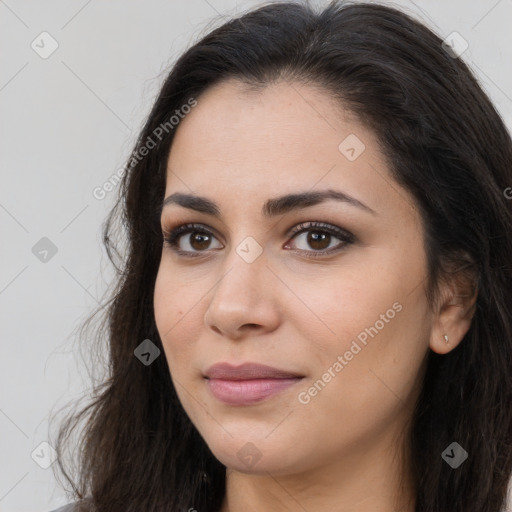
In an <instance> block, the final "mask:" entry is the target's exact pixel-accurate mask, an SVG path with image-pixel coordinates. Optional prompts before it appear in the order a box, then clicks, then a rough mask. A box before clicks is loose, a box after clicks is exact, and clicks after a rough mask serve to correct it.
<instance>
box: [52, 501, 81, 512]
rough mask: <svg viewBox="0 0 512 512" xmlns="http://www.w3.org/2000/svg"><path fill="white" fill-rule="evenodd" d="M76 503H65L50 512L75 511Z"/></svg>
mask: <svg viewBox="0 0 512 512" xmlns="http://www.w3.org/2000/svg"><path fill="white" fill-rule="evenodd" d="M75 506H76V504H75V503H68V504H67V505H64V506H63V507H60V508H56V509H54V510H50V512H74V510H75Z"/></svg>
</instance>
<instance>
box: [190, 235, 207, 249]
mask: <svg viewBox="0 0 512 512" xmlns="http://www.w3.org/2000/svg"><path fill="white" fill-rule="evenodd" d="M196 243H198V244H199V246H196V245H195V244H196ZM208 243H209V239H208V235H205V234H201V233H196V235H195V236H193V237H192V242H191V244H190V245H192V247H194V249H206V248H207V247H208Z"/></svg>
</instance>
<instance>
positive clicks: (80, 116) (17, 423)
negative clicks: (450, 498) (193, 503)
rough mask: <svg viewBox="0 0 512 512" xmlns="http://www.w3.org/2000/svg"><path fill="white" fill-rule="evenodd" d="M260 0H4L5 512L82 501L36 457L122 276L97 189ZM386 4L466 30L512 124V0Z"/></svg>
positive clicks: (72, 395) (75, 386)
mask: <svg viewBox="0 0 512 512" xmlns="http://www.w3.org/2000/svg"><path fill="white" fill-rule="evenodd" d="M260 3H261V2H255V1H245V2H240V1H239V2H236V1H235V0H187V1H174V0H173V1H170V0H169V1H162V0H160V1H159V0H150V1H142V0H129V1H127V0H124V1H121V0H110V1H108V2H107V1H100V0H72V1H70V0H67V1H64V0H53V1H50V0H48V1H44V2H43V1H40V0H37V1H36V0H25V1H21V0H18V1H17V0H5V1H3V0H0V40H1V43H2V48H3V51H2V65H1V66H0V108H1V124H0V130H1V132H0V162H1V167H0V168H1V178H2V181H1V183H2V187H1V189H0V226H1V235H2V242H1V247H2V249H1V253H0V254H1V258H2V259H1V265H0V272H1V273H0V326H1V347H2V357H1V358H0V434H1V435H0V511H1V512H4V511H5V512H7V511H9V512H28V511H42V512H44V511H48V510H51V509H53V508H56V507H57V506H59V505H61V504H64V503H66V502H67V501H69V500H68V498H67V497H66V495H65V493H64V490H63V489H61V488H60V487H59V486H58V484H57V483H56V481H55V479H54V476H53V472H52V468H51V467H50V468H48V469H43V468H42V467H40V465H38V464H37V463H36V462H35V461H34V459H36V460H38V461H43V462H44V461H45V460H47V459H49V461H51V449H50V448H48V447H47V446H46V445H44V444H43V445H41V443H44V442H47V441H48V439H49V434H48V418H49V415H50V413H54V412H55V411H57V410H58V409H59V408H60V407H61V406H63V405H65V404H66V403H67V402H68V401H69V400H72V399H76V398H78V397H79V396H80V395H81V394H82V393H83V392H84V390H85V389H86V388H89V387H90V382H88V380H87V379H88V376H87V372H86V371H85V369H84V368H85V367H84V366H83V361H82V358H81V356H80V355H79V354H78V353H77V348H76V341H75V340H76V332H75V329H76V328H77V326H78V325H79V323H80V322H81V321H83V320H84V319H85V318H86V317H87V315H88V313H89V312H90V311H91V310H92V309H93V308H94V307H95V306H97V304H98V302H97V301H98V298H99V297H101V296H102V294H103V292H104V291H105V289H106V286H107V285H108V283H109V279H110V278H111V277H112V275H113V273H112V271H111V269H110V267H109V265H108V260H107V257H106V253H105V252H104V249H103V246H102V243H101V223H102V222H103V220H104V218H105V216H106V214H107V212H108V209H109V208H110V207H111V206H112V203H113V199H114V196H115V192H110V193H109V194H108V195H107V197H106V198H105V199H103V200H98V199H96V198H95V197H94V196H93V190H94V189H95V187H98V186H100V187H101V186H102V185H103V183H104V182H105V181H106V180H108V179H109V178H110V177H111V176H112V175H113V174H114V173H115V172H116V171H117V170H118V169H119V168H120V167H121V166H122V165H123V162H124V160H125V159H126V158H127V157H128V154H129V151H130V149H131V146H132V144H133V142H134V140H135V137H136V135H137V132H138V130H139V129H140V127H141V123H142V121H143V119H144V117H145V116H146V115H147V113H148V109H149V108H150V106H151V103H152V101H153V99H154V96H155V94H156V93H157V91H158V88H159V86H160V84H161V83H162V81H163V79H164V76H165V72H166V71H167V70H168V68H169V66H170V65H171V64H172V62H173V61H174V59H175V58H176V57H177V56H178V55H179V54H180V52H181V51H182V50H184V49H185V47H187V46H188V45H190V44H191V43H192V42H193V41H195V40H196V39H197V38H198V37H199V36H201V35H203V34H204V33H206V31H208V29H209V28H211V27H212V26H217V25H219V24H220V23H221V22H222V17H221V15H222V16H226V15H228V16H229V15H232V14H235V13H238V12H242V11H245V10H246V9H248V8H251V7H253V6H256V5H259V4H260ZM382 3H389V4H392V5H398V6H402V7H404V8H406V9H407V10H408V12H410V13H412V14H414V15H416V16H418V17H419V18H421V19H422V20H423V21H424V22H425V23H426V24H427V25H429V26H430V27H431V28H433V29H434V30H435V31H437V33H438V34H439V35H441V36H442V37H443V38H444V37H446V36H448V35H449V34H450V33H452V32H453V31H456V32H458V33H459V34H461V35H462V37H463V38H464V39H465V40H467V42H468V43H469V48H468V50H467V51H466V52H465V53H464V54H463V56H462V58H463V59H464V60H466V61H467V62H468V63H470V65H471V67H472V68H473V69H474V71H475V72H476V74H477V76H478V77H479V78H480V80H481V83H482V84H483V86H484V88H485V90H486V91H487V92H488V93H489V94H490V96H491V98H492V100H493V101H494V103H495V105H496V106H497V108H498V110H499V111H500V112H501V114H502V116H503V118H504V120H505V122H506V123H507V125H508V126H509V127H511V126H512V66H511V64H512V36H511V28H510V20H512V0H499V1H497V0H478V1H477V0H472V1H467V0H450V1H447V0H430V1H426V0H416V1H412V0H400V1H396V2H382ZM315 4H317V5H325V4H326V2H322V1H317V2H315ZM214 18H217V21H213V22H212V19H214ZM210 22H211V23H213V25H208V24H209V23H210ZM43 31H47V32H49V33H50V34H51V36H52V37H53V38H54V39H55V40H56V41H57V43H58V45H59V46H58V48H57V50H56V51H55V52H54V53H53V54H52V55H51V56H49V57H48V58H46V59H43V58H41V57H40V56H39V55H38V53H36V52H35V51H34V50H33V49H32V47H31V43H32V41H34V40H35V41H36V43H37V44H39V45H40V46H42V43H41V42H40V37H38V36H39V35H40V34H41V32H43ZM38 41H39V43H38ZM45 48H46V50H47V49H48V48H49V41H48V40H46V43H45ZM490 150H492V148H490ZM510 185H511V186H512V183H511V184H510ZM42 237H47V238H49V239H50V240H51V241H52V243H53V244H55V246H56V247H57V253H56V254H55V255H54V256H53V257H51V258H50V257H48V261H46V262H42V261H40V259H38V258H37V257H36V256H35V255H34V254H33V252H32V248H33V246H34V245H35V244H36V243H37V242H38V241H39V240H40V239H41V238H42ZM34 450H35V452H34ZM470 456H471V454H470ZM33 457H34V458H33ZM509 510H512V506H510V508H509Z"/></svg>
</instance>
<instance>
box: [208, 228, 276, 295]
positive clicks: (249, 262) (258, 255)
mask: <svg viewBox="0 0 512 512" xmlns="http://www.w3.org/2000/svg"><path fill="white" fill-rule="evenodd" d="M268 271H269V270H268V268H267V266H266V257H265V255H264V252H263V247H262V246H261V245H260V244H259V243H258V242H257V241H256V239H254V238H253V237H250V236H248V237H245V238H242V241H241V242H239V243H238V244H236V245H233V246H232V247H231V248H230V249H229V254H228V255H227V256H226V258H225V261H224V264H223V266H222V273H221V278H220V281H219V282H218V284H217V285H216V286H215V291H214V295H215V296H217V295H223V297H222V298H223V299H224V300H226V299H227V300H233V299H234V298H235V297H236V298H238V299H239V300H240V299H244V300H245V299H252V300H253V301H254V300H255V299H257V295H258V293H259V292H258V283H260V284H262V283H263V281H264V276H263V274H264V273H265V272H268ZM225 293H228V294H232V295H231V296H229V295H228V296H227V297H225V296H224V295H225Z"/></svg>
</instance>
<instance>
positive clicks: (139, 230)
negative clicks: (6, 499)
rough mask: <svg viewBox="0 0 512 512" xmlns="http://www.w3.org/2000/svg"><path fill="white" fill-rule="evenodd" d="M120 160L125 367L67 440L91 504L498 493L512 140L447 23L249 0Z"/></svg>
mask: <svg viewBox="0 0 512 512" xmlns="http://www.w3.org/2000/svg"><path fill="white" fill-rule="evenodd" d="M126 170H127V172H126V173H125V175H124V179H123V184H122V185H123V186H122V187H121V191H120V197H119V201H118V203H117V205H116V207H115V208H114V210H113V211H112V213H111V215H110V216H109V219H108V221H107V223H106V225H105V242H106V246H107V249H108V251H109V255H110V257H111V259H112V261H113V263H114V264H115V265H116V266H117V265H119V267H121V268H120V269H119V281H118V285H117V288H116V289H115V291H114V293H113V295H112V297H111V301H110V303H109V305H108V308H107V313H108V314H107V317H106V318H107V320H108V322H107V325H108V333H105V335H106V336H108V339H109V343H110V358H111V361H110V364H111V376H110V378H109V379H108V380H107V381H106V382H105V383H104V384H103V385H102V386H101V387H100V389H98V394H97V398H96V399H95V401H94V402H93V403H92V404H91V405H90V406H89V407H88V408H85V409H84V410H82V411H81V412H80V413H79V414H77V415H76V416H75V417H74V418H72V419H70V420H69V421H68V422H67V423H66V424H65V425H63V427H62V429H61V431H60V432H59V438H58V441H57V448H58V454H59V458H58V462H59V467H60V468H61V469H62V471H63V472H64V474H65V475H66V477H67V478H68V480H69V482H70V483H71V484H72V485H73V489H74V491H75V497H76V498H79V499H82V498H83V501H82V502H81V505H87V504H89V505H91V504H93V503H94V505H95V506H96V508H93V507H92V506H91V507H90V508H85V507H84V510H89V509H90V510H98V511H109V512H116V511H128V510H130V511H131V510H133V511H145V512H150V511H164V510H165V511H178V510H180V511H181V510H188V511H194V510H196V511H200V512H201V511H208V512H217V511H220V512H232V511H234V510H240V509H244V510H248V511H263V510H265V511H267V510H272V511H281V510H307V511H309V512H314V511H318V510H347V511H348V510H350V511H351V512H362V511H369V510H371V511H377V510H378V511H383V512H387V511H397V510H400V511H404V512H412V511H416V512H419V511H422V512H423V511H425V512H426V511H428V512H456V511H461V512H462V511H464V512H477V511H478V512H499V511H500V510H501V509H502V508H503V507H504V505H505V498H506V491H507V484H508V482H509V478H510V475H511V472H512V450H511V446H512V408H511V404H512V377H511V372H510V365H511V362H512V267H511V254H512V203H511V201H510V200H509V199H507V194H506V190H507V187H510V186H511V184H512V141H511V138H510V136H509V134H508V132H507V130H506V128H505V126H504V124H503V122H502V120H501V119H500V116H499V115H498V113H497V112H496V110H495V109H494V107H493V106H492V105H491V103H490V101H489V99H488V98H487V96H486V95H485V94H484V92H483V91H482V90H481V88H480V87H479V85H478V84H477V82H476V80H475V78H474V77H473V75H472V74H471V72H470V71H469V69H468V68H467V66H466V65H465V64H464V63H463V62H462V61H461V60H460V59H459V58H457V57H456V56H455V55H454V54H453V52H448V51H446V50H445V49H444V48H443V44H442V41H441V39H439V38H438V37H437V36H436V35H434V34H433V33H432V32H431V31H430V30H428V29H427V28H426V27H424V26H422V25H421V24H420V23H418V22H417V21H414V20H413V19H411V18H409V17H408V16H406V15H405V14H403V13H401V12H399V11H398V10H395V9H393V8H390V7H385V6H381V5H376V4H360V5H350V4H341V3H332V4H331V5H329V6H328V7H327V8H325V9H324V10H323V11H322V12H319V13H317V12H315V11H314V10H312V9H311V8H310V7H307V6H304V5H299V4H295V3H276V4H273V5H269V6H265V7H261V8H259V9H256V10H254V11H252V12H249V13H248V14H246V15H244V16H242V17H240V18H238V19H234V20H231V21H229V22H227V23H226V24H224V25H223V26H221V27H220V28H217V29H215V30H213V31H212V32H211V33H210V34H208V35H207V36H205V37H204V38H203V39H202V40H201V41H199V42H198V43H197V44H195V45H194V46H192V47H191V48H190V49H189V50H188V51H187V52H185V54H184V55H182V56H181V58H180V59H179V60H178V61H177V63H176V64H175V66H174V67H173V69H172V70H171V72H170V74H169V76H168V78H167V80H166V82H165V83H164V85H163V87H162V90H161V92H160V94H159V96H158V98H157V100H156V103H155V105H154V107H153V109H152V111H151V113H150V115H149V118H148V120H147V122H146V125H145V126H144V128H143V130H142V133H141V134H140V137H139V139H138V142H137V145H136V147H135V148H134V151H133V154H132V156H131V158H130V160H129V162H128V163H127V166H126ZM116 220H119V221H120V223H119V224H118V226H117V227H118V228H120V227H121V226H124V227H126V228H127V230H126V238H127V241H128V247H127V251H126V252H127V258H126V261H120V262H119V260H116V258H114V252H113V251H114V249H113V245H112V242H111V234H112V233H114V232H115V231H116V228H115V227H114V221H116ZM89 409H90V411H89ZM88 411H89V412H90V417H89V419H88V423H87V425H86V431H85V434H84V437H83V442H82V444H81V446H80V447H81V458H80V466H79V473H78V476H77V478H73V477H71V476H70V475H68V474H67V473H66V472H65V468H64V462H63V457H62V447H63V445H64V443H65V440H66V438H67V436H68V434H69V433H70V432H71V430H72V429H73V428H74V426H76V425H77V424H78V421H79V420H81V419H82V418H83V417H85V414H86V413H87V412H88ZM77 509H78V508H77Z"/></svg>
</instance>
